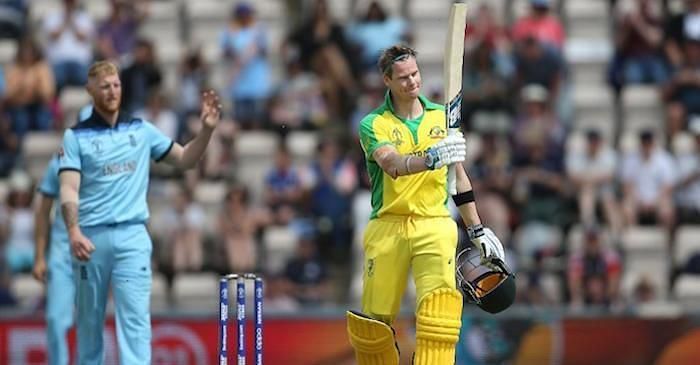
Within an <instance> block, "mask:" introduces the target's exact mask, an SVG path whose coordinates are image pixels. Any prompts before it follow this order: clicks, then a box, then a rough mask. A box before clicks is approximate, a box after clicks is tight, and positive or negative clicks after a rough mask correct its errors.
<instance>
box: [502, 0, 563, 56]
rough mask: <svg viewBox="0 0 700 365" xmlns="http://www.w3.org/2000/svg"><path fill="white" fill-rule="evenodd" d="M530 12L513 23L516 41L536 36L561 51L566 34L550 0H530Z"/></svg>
mask: <svg viewBox="0 0 700 365" xmlns="http://www.w3.org/2000/svg"><path fill="white" fill-rule="evenodd" d="M530 7H531V8H530V9H531V11H530V13H529V14H528V15H526V16H524V17H522V18H520V19H518V20H517V21H516V22H515V24H514V25H513V30H512V32H513V39H514V40H515V41H516V42H520V41H522V40H525V39H526V38H528V37H534V38H535V39H537V40H538V41H540V42H541V43H544V44H546V45H548V46H551V47H552V48H554V49H556V50H559V51H561V50H562V48H563V46H564V41H565V38H566V35H565V33H564V26H563V25H562V24H561V21H559V19H558V18H557V17H556V16H555V15H553V14H551V13H550V11H549V10H550V0H530Z"/></svg>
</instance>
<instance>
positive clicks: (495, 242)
mask: <svg viewBox="0 0 700 365" xmlns="http://www.w3.org/2000/svg"><path fill="white" fill-rule="evenodd" d="M467 234H469V240H470V241H472V243H473V244H474V246H476V247H477V248H478V249H479V251H481V261H482V262H485V261H490V260H491V259H494V258H497V259H500V260H501V261H503V262H505V259H506V258H505V257H506V253H505V250H504V249H503V244H502V243H501V241H500V240H499V239H498V237H496V235H495V234H494V233H493V231H492V230H491V229H490V228H487V227H484V226H482V225H481V224H475V225H473V226H469V227H467Z"/></svg>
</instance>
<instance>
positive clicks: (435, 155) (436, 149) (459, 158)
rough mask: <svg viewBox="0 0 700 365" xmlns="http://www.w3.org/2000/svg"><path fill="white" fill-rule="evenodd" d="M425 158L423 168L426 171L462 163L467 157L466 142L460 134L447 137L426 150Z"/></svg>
mask: <svg viewBox="0 0 700 365" xmlns="http://www.w3.org/2000/svg"><path fill="white" fill-rule="evenodd" d="M425 157H426V158H425V166H426V167H427V168H428V170H436V169H439V168H441V167H443V166H447V165H451V164H453V163H456V162H463V161H464V159H466V157H467V141H466V140H465V139H464V136H463V135H462V133H461V132H458V133H456V134H453V135H449V136H447V137H445V138H443V140H442V141H440V142H438V143H436V144H434V145H433V146H432V147H430V148H428V150H427V151H426V156H425Z"/></svg>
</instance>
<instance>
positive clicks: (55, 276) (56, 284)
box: [46, 237, 75, 365]
mask: <svg viewBox="0 0 700 365" xmlns="http://www.w3.org/2000/svg"><path fill="white" fill-rule="evenodd" d="M47 266H48V274H47V280H46V336H47V341H48V351H49V353H48V360H49V365H68V356H69V353H68V343H67V341H66V335H67V334H68V330H69V329H70V328H71V326H72V325H73V303H75V282H74V281H73V268H72V267H71V254H70V248H69V243H68V237H61V238H60V239H54V238H52V239H51V247H50V251H49V258H48V262H47Z"/></svg>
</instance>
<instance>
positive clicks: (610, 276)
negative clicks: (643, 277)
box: [567, 227, 622, 308]
mask: <svg viewBox="0 0 700 365" xmlns="http://www.w3.org/2000/svg"><path fill="white" fill-rule="evenodd" d="M621 275H622V263H621V261H620V257H619V255H618V254H617V252H615V251H614V250H613V249H612V248H610V247H608V246H607V245H606V244H605V243H604V242H603V238H602V234H601V232H600V231H599V229H598V228H597V227H586V228H585V231H584V239H583V247H582V248H580V249H578V250H575V251H573V252H572V253H571V255H570V256H569V265H568V270H567V279H568V284H569V294H570V295H571V305H572V307H573V308H581V307H582V306H583V305H592V306H603V307H608V306H610V305H614V304H617V302H618V301H619V299H620V298H619V293H620V278H621Z"/></svg>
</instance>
